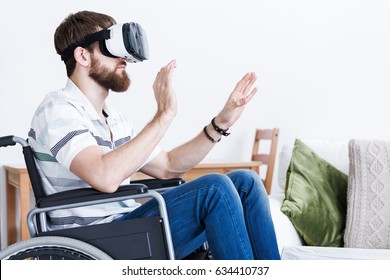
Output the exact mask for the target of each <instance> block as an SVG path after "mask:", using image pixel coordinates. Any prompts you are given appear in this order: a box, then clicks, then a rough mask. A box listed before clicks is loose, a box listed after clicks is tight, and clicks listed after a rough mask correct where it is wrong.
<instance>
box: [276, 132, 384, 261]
mask: <svg viewBox="0 0 390 280" xmlns="http://www.w3.org/2000/svg"><path fill="white" fill-rule="evenodd" d="M301 141H302V142H303V143H304V144H305V145H307V146H308V147H310V149H312V150H313V151H314V152H315V154H316V155H318V157H320V158H322V159H323V160H324V161H326V162H328V163H329V164H330V165H332V166H333V167H334V168H336V169H337V170H338V171H340V172H342V173H344V174H345V175H346V178H349V179H350V177H348V176H349V170H350V155H349V149H350V147H349V145H350V141H325V140H316V139H302V140H301ZM294 145H296V140H294V141H289V142H286V143H284V144H283V145H282V147H281V149H280V152H279V156H278V168H277V174H276V175H275V176H276V177H277V180H274V184H273V186H272V192H271V194H270V196H269V199H270V207H271V213H272V218H273V221H274V226H275V230H276V237H277V240H278V246H279V250H280V253H281V257H282V259H285V260H291V259H305V260H315V259H390V250H389V249H386V248H358V247H357V246H356V247H354V246H353V245H352V246H351V245H349V246H348V247H346V246H345V244H344V242H343V241H344V240H339V241H338V242H339V243H337V244H338V245H337V246H334V245H331V246H327V245H326V244H325V245H322V244H321V245H320V246H317V245H316V244H314V245H311V246H308V245H307V242H306V241H305V240H304V238H303V235H302V233H300V232H299V231H298V230H297V228H296V227H295V225H294V224H293V223H292V220H291V217H289V216H288V215H286V213H285V212H282V210H281V208H282V205H283V204H284V200H285V198H286V182H287V179H288V176H289V175H288V172H287V170H289V165H290V161H291V158H292V154H293V148H294ZM289 172H290V171H289ZM348 184H350V182H349V183H348ZM389 188H390V186H389ZM349 195H351V194H349ZM387 200H388V201H390V197H389V198H387ZM345 211H348V210H347V209H346V210H345ZM346 215H347V214H346ZM387 218H388V216H387ZM331 219H332V218H331ZM349 219H350V221H349V222H351V220H352V217H351V216H350V217H349ZM387 222H389V221H388V220H387ZM343 223H344V222H343ZM345 226H346V225H345V224H343V225H342V229H341V230H343V231H344V230H345ZM343 234H344V232H343ZM387 238H388V240H387V241H389V240H390V236H388V237H387ZM330 244H332V243H330ZM340 244H341V246H340Z"/></svg>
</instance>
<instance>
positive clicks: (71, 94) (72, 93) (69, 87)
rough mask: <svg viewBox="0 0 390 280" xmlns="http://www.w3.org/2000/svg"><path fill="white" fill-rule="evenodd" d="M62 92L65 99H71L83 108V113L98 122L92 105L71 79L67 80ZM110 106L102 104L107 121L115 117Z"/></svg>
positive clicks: (98, 118)
mask: <svg viewBox="0 0 390 280" xmlns="http://www.w3.org/2000/svg"><path fill="white" fill-rule="evenodd" d="M64 92H66V94H65V95H66V96H67V98H70V99H73V100H74V101H75V102H77V104H79V105H80V106H82V107H83V109H84V111H86V112H87V114H88V115H89V116H90V117H91V118H92V119H95V120H100V117H99V115H98V113H97V112H96V110H95V107H93V105H92V103H91V102H90V101H89V100H88V98H87V97H86V96H85V95H84V94H83V92H82V91H81V90H80V89H79V88H78V87H77V86H76V85H75V84H74V83H73V81H72V80H71V79H68V81H67V83H66V86H65V88H64ZM110 107H111V106H110V105H109V104H108V103H107V101H105V102H104V105H103V110H104V112H105V113H106V114H107V115H108V117H107V119H113V118H114V117H115V113H114V111H112V110H111V108H110Z"/></svg>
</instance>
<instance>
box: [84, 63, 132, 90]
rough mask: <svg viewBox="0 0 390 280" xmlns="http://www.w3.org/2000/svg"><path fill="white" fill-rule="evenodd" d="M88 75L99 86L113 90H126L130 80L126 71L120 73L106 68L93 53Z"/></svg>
mask: <svg viewBox="0 0 390 280" xmlns="http://www.w3.org/2000/svg"><path fill="white" fill-rule="evenodd" d="M122 63H126V62H122ZM89 76H90V77H91V78H92V79H93V80H94V81H95V82H97V83H98V84H99V85H100V86H102V87H104V88H105V89H108V90H112V91H115V92H123V91H126V90H127V89H128V88H129V86H130V84H131V80H130V78H129V76H128V74H127V73H126V71H122V74H118V73H115V70H114V71H110V70H109V69H108V68H106V67H105V66H103V65H101V64H100V62H99V60H97V59H96V58H95V57H94V56H93V55H92V56H91V70H90V72H89Z"/></svg>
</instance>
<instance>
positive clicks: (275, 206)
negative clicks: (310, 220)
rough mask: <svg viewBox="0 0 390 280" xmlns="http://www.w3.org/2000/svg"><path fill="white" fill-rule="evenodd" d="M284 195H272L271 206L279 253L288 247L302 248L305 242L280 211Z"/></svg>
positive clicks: (270, 197) (270, 198)
mask: <svg viewBox="0 0 390 280" xmlns="http://www.w3.org/2000/svg"><path fill="white" fill-rule="evenodd" d="M283 199H284V194H282V193H280V194H271V195H270V196H269V204H270V209H271V215H272V220H273V223H274V227H275V232H276V239H277V241H278V247H279V252H282V250H283V248H284V247H286V246H302V245H303V242H302V239H301V237H300V235H299V233H298V232H297V231H296V229H295V227H294V225H293V224H292V223H291V221H290V219H289V218H288V217H287V216H286V215H284V214H283V212H282V211H280V207H281V206H282V202H283Z"/></svg>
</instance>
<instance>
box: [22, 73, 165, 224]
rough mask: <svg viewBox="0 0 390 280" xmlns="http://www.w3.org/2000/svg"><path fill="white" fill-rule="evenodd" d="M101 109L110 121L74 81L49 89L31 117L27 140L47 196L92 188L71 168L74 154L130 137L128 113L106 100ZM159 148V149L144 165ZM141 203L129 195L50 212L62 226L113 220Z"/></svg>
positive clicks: (107, 148) (52, 220)
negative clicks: (99, 111) (91, 204)
mask: <svg viewBox="0 0 390 280" xmlns="http://www.w3.org/2000/svg"><path fill="white" fill-rule="evenodd" d="M103 113H104V114H105V116H106V119H107V123H105V122H103V121H102V120H101V119H100V117H99V115H98V114H97V112H96V110H95V108H94V107H93V105H92V104H91V103H90V102H89V100H88V99H87V98H86V97H85V96H84V94H83V93H82V92H81V91H80V90H79V89H78V88H77V86H76V85H75V84H74V83H73V82H72V81H71V80H70V79H68V81H67V84H66V87H65V88H64V89H61V90H59V91H56V92H51V93H49V94H48V95H47V96H46V97H45V99H44V100H43V101H42V103H41V104H40V105H39V106H38V108H37V110H36V112H35V114H34V116H33V119H32V121H31V128H30V131H29V134H28V142H29V144H30V145H31V148H32V149H33V151H34V156H35V159H36V162H37V165H38V168H39V171H40V174H41V176H42V180H43V187H44V191H45V193H46V194H47V195H50V194H53V193H57V192H62V191H67V190H71V189H77V188H90V186H89V185H88V184H86V183H85V182H84V181H82V180H81V179H80V178H79V177H77V176H76V175H75V174H74V173H72V172H71V171H70V170H69V168H70V164H71V162H72V160H73V159H74V157H75V156H76V155H77V154H78V153H79V152H80V151H82V150H83V149H85V148H86V147H89V146H96V145H98V146H99V147H100V148H101V149H102V151H103V152H104V153H107V152H109V151H112V150H114V149H115V148H117V147H119V146H121V145H123V144H124V143H126V142H127V141H129V140H131V139H132V137H133V136H134V129H133V126H132V124H131V123H130V122H129V121H128V119H127V118H126V117H125V116H124V115H122V114H119V113H118V112H116V111H114V110H112V109H110V107H109V106H108V104H107V103H106V104H105V105H104V110H103ZM110 133H111V134H110ZM111 135H112V140H111ZM160 151H161V149H160V148H159V147H156V148H155V149H154V150H153V152H152V153H151V155H150V156H149V158H148V159H147V161H146V162H145V163H144V165H145V164H147V163H148V162H149V161H150V160H152V159H153V158H154V157H155V156H156V155H157V154H158V153H159V152H160ZM129 160H130V159H129ZM138 206H139V204H138V203H136V202H135V201H134V200H132V199H130V200H126V201H123V202H115V203H108V204H104V205H96V206H88V207H79V208H76V209H69V210H68V209H67V210H56V211H53V212H52V213H50V228H51V229H62V228H68V227H73V226H80V225H87V224H97V223H103V222H109V221H112V220H113V219H114V218H115V217H116V216H117V215H118V214H121V213H127V212H130V211H132V210H134V209H135V208H137V207H138Z"/></svg>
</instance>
